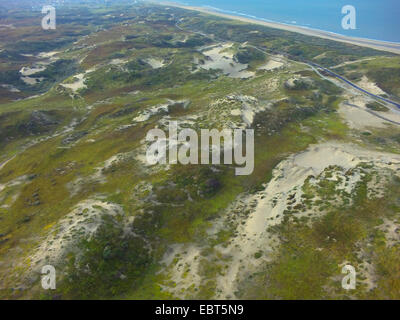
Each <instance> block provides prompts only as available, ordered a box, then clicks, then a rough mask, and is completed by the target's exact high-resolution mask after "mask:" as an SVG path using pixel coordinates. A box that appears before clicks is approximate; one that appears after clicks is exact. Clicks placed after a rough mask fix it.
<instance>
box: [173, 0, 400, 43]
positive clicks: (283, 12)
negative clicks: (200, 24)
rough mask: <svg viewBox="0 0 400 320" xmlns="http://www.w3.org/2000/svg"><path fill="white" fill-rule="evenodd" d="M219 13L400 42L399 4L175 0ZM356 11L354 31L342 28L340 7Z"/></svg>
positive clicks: (381, 0)
mask: <svg viewBox="0 0 400 320" xmlns="http://www.w3.org/2000/svg"><path fill="white" fill-rule="evenodd" d="M176 2H180V3H182V4H186V5H191V6H198V7H208V8H213V9H214V10H216V9H218V10H220V11H221V12H224V13H229V14H234V15H241V16H247V17H251V18H258V19H266V20H269V21H274V22H281V23H286V24H292V25H298V26H303V27H308V28H312V29H319V30H324V31H330V32H334V33H339V34H342V35H346V36H352V37H361V38H368V39H375V40H381V41H391V42H400V0H176ZM345 5H352V6H354V7H355V9H356V29H355V30H344V29H343V28H342V18H343V17H344V15H343V14H342V7H343V6H345Z"/></svg>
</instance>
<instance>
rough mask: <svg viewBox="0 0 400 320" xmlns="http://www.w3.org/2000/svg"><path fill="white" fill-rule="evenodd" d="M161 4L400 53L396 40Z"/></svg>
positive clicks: (166, 4) (178, 5) (176, 4)
mask: <svg viewBox="0 0 400 320" xmlns="http://www.w3.org/2000/svg"><path fill="white" fill-rule="evenodd" d="M160 4H161V5H164V6H173V7H178V8H182V9H187V10H194V11H198V12H202V13H206V14H211V15H214V16H218V17H222V18H226V19H233V20H239V21H242V22H245V23H252V24H258V25H262V26H265V27H270V28H275V29H280V30H286V31H290V32H297V33H301V34H304V35H307V36H314V37H319V38H323V39H329V40H333V41H339V42H344V43H349V44H353V45H357V46H361V47H368V48H372V49H376V50H381V51H386V52H392V53H396V54H400V43H396V42H386V41H379V40H370V39H364V38H355V37H347V36H343V35H340V34H336V33H332V32H328V31H322V30H316V29H310V28H306V27H300V26H292V25H287V24H283V23H278V22H267V21H262V20H257V19H251V18H246V17H239V16H234V15H230V14H225V13H220V12H217V11H213V10H210V9H206V8H202V7H193V6H186V5H182V4H179V3H174V2H160Z"/></svg>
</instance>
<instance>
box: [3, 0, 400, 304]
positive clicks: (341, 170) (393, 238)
mask: <svg viewBox="0 0 400 320" xmlns="http://www.w3.org/2000/svg"><path fill="white" fill-rule="evenodd" d="M41 17H42V15H41V13H40V10H39V11H31V10H24V9H22V8H18V9H16V8H13V7H12V6H10V7H2V8H1V10H0V20H1V23H0V25H1V27H0V39H1V40H0V150H1V152H0V298H2V299H29V298H40V299H399V298H400V267H399V266H400V258H399V257H400V198H399V191H400V110H399V109H398V108H397V107H396V104H398V103H399V102H400V56H398V55H396V54H394V53H390V52H383V51H377V50H374V49H371V48H365V47H358V46H356V45H352V44H349V43H342V42H335V41H332V40H329V39H320V38H316V37H311V36H307V35H302V34H297V33H292V32H289V31H285V30H277V29H272V28H268V27H266V26H261V25H254V24H250V23H247V22H243V21H237V20H230V19H226V18H222V17H217V16H213V15H208V14H206V13H203V12H196V11H190V10H186V9H183V8H178V7H173V6H165V5H163V6H161V5H156V4H147V3H137V4H132V3H131V2H130V3H126V1H118V2H117V3H116V4H114V5H105V4H103V3H100V2H93V1H88V2H87V3H85V4H77V3H74V2H73V1H72V2H68V3H66V4H64V5H62V6H60V7H58V8H57V29H56V30H42V29H41V25H40V21H41ZM338 76H339V77H338ZM172 121H177V122H178V124H179V127H180V128H192V129H195V130H196V131H199V130H200V129H213V128H215V129H219V130H221V129H224V128H229V129H235V128H251V129H254V131H255V146H256V147H255V169H254V172H253V173H252V174H251V175H249V176H236V175H235V166H233V165H180V164H176V165H156V166H149V165H148V164H147V162H146V157H145V156H146V149H147V147H148V144H147V142H146V134H147V132H148V131H149V130H150V129H153V128H160V129H163V130H168V124H169V123H170V122H172ZM48 264H51V265H54V266H55V267H56V270H57V289H56V290H54V291H46V290H43V289H42V287H41V285H40V272H41V268H42V267H43V266H44V265H48ZM345 264H351V265H353V266H354V267H355V269H356V270H357V287H356V289H355V290H351V291H346V290H344V289H342V286H341V281H342V278H343V275H342V273H341V269H342V266H343V265H345Z"/></svg>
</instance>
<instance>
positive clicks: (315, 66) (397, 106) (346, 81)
mask: <svg viewBox="0 0 400 320" xmlns="http://www.w3.org/2000/svg"><path fill="white" fill-rule="evenodd" d="M179 22H180V21H177V22H176V24H175V26H176V27H177V28H178V29H179V30H181V31H184V32H189V33H195V34H200V35H202V36H204V37H207V38H209V39H211V40H213V41H215V40H219V41H226V40H224V39H216V38H215V37H211V36H209V35H207V34H205V33H203V32H197V31H192V30H187V29H184V28H182V27H181V26H179ZM247 46H249V47H251V48H254V49H256V50H258V51H260V52H262V53H264V54H266V55H268V56H273V54H272V53H270V52H267V51H266V50H263V49H260V48H258V47H256V46H254V45H251V44H247ZM283 54H284V55H285V56H288V55H287V54H286V53H283ZM288 59H289V60H293V61H295V62H297V63H303V64H305V65H307V66H309V67H311V68H312V69H313V70H314V71H315V72H316V73H317V74H318V75H319V76H321V77H322V78H324V79H326V80H329V79H328V78H327V77H325V76H324V75H322V74H321V73H320V72H319V71H318V70H317V69H321V70H323V71H325V72H327V73H329V74H330V75H331V76H333V77H335V78H337V79H339V80H341V81H343V82H345V83H346V84H348V85H350V86H351V87H353V88H354V89H356V90H358V91H360V92H361V93H363V94H366V95H368V96H370V97H372V98H374V99H377V100H380V101H384V102H386V103H388V104H391V105H393V106H395V107H396V108H398V109H400V103H397V102H394V101H392V100H389V99H386V98H383V97H380V96H378V95H376V94H373V93H372V92H369V91H367V90H365V89H363V88H361V87H359V86H357V85H356V84H355V83H353V82H351V81H349V80H347V79H346V78H344V77H343V76H341V75H339V74H337V73H335V72H333V71H332V70H330V69H328V68H325V67H323V66H320V65H318V64H316V63H314V62H312V61H307V60H302V61H297V60H295V59H290V58H289V57H288ZM335 84H336V83H335ZM336 85H337V84H336ZM342 89H346V88H344V87H342ZM346 104H347V105H349V106H353V107H357V108H360V107H358V106H355V105H352V104H349V103H347V102H346ZM363 110H364V109H363ZM365 111H367V112H369V113H370V114H372V115H374V116H376V117H378V118H380V119H383V120H386V121H389V122H391V123H394V124H398V125H400V124H399V123H398V122H396V121H392V120H390V119H387V118H385V117H383V116H380V115H379V114H377V113H375V112H373V111H370V110H365Z"/></svg>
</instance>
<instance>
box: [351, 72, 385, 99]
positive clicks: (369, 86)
mask: <svg viewBox="0 0 400 320" xmlns="http://www.w3.org/2000/svg"><path fill="white" fill-rule="evenodd" d="M357 84H358V86H359V87H361V88H363V89H364V90H366V91H369V92H371V93H372V94H376V95H380V94H385V91H383V90H382V89H381V88H379V87H378V86H377V85H376V83H373V82H371V81H370V80H369V79H368V78H367V76H363V77H362V78H361V81H359V82H358V83H357Z"/></svg>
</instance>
